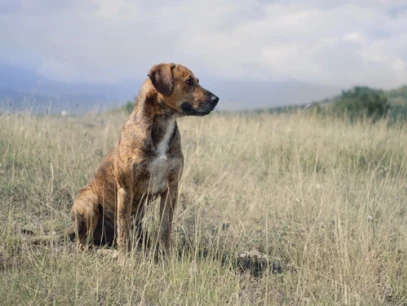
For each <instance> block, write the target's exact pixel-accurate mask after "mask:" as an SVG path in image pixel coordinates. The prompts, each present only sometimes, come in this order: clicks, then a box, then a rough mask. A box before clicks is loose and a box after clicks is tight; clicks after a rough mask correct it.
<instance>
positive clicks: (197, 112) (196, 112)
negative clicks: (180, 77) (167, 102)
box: [181, 94, 219, 116]
mask: <svg viewBox="0 0 407 306" xmlns="http://www.w3.org/2000/svg"><path fill="white" fill-rule="evenodd" d="M218 102H219V98H218V97H217V96H215V95H213V94H211V95H210V96H209V97H208V98H207V99H206V100H205V101H203V102H201V103H199V107H198V108H194V107H193V106H192V105H191V104H190V103H188V102H185V103H183V104H181V109H182V111H183V112H184V114H186V115H190V116H205V115H208V114H209V113H210V112H211V111H213V110H214V109H215V107H216V105H217V104H218Z"/></svg>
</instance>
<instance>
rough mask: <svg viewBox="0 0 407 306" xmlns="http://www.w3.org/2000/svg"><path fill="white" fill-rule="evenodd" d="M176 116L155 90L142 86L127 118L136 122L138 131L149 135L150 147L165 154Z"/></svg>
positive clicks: (174, 128) (173, 131)
mask: <svg viewBox="0 0 407 306" xmlns="http://www.w3.org/2000/svg"><path fill="white" fill-rule="evenodd" d="M143 89H144V90H143ZM177 117H178V115H177V113H176V112H175V111H173V110H172V109H170V108H169V107H167V106H166V105H165V104H164V103H163V102H160V101H159V96H158V93H157V92H156V91H155V90H151V89H150V90H145V88H144V86H143V87H142V90H141V91H140V93H139V95H138V96H137V100H136V105H135V107H134V109H133V112H132V113H131V115H130V119H129V120H130V121H132V122H133V123H135V124H137V128H138V129H139V132H143V133H145V134H146V136H147V135H149V136H150V137H151V138H150V139H151V141H152V143H151V144H152V149H153V150H155V151H156V152H157V154H159V155H160V156H165V154H166V152H167V150H168V147H169V144H170V142H171V140H172V138H173V136H174V133H175V130H176V127H177V123H176V119H177Z"/></svg>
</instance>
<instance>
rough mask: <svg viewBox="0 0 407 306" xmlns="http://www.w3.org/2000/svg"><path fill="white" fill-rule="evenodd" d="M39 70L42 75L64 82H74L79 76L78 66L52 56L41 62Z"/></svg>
mask: <svg viewBox="0 0 407 306" xmlns="http://www.w3.org/2000/svg"><path fill="white" fill-rule="evenodd" d="M37 72H38V73H39V74H40V75H43V76H45V77H49V78H52V79H57V80H61V81H63V82H67V83H72V82H75V80H77V79H78V77H79V71H78V68H77V67H75V65H73V64H70V63H64V62H60V61H58V60H56V59H55V58H53V57H51V58H48V59H46V60H45V61H44V62H42V63H41V64H40V66H39V67H38V70H37Z"/></svg>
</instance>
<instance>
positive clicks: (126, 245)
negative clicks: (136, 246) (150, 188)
mask: <svg viewBox="0 0 407 306" xmlns="http://www.w3.org/2000/svg"><path fill="white" fill-rule="evenodd" d="M132 202H133V194H132V192H131V191H130V190H129V189H124V188H120V187H119V188H118V190H117V247H118V250H119V260H121V261H123V260H124V258H125V255H126V254H127V253H128V252H129V251H130V239H129V230H130V218H131V205H132Z"/></svg>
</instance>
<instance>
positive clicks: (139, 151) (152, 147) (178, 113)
mask: <svg viewBox="0 0 407 306" xmlns="http://www.w3.org/2000/svg"><path fill="white" fill-rule="evenodd" d="M218 101H219V98H218V97H217V96H215V95H214V94H212V93H211V92H209V91H208V90H206V89H204V88H203V87H201V85H200V84H199V80H198V79H197V78H196V77H195V75H194V74H193V73H192V72H191V71H190V70H189V69H188V68H186V67H184V66H182V65H177V64H172V63H171V64H168V63H161V64H158V65H155V66H153V67H152V68H151V69H150V71H149V73H148V78H147V79H146V81H145V82H144V84H143V86H142V87H141V90H140V92H139V95H138V96H137V99H136V105H135V107H134V109H133V111H132V113H131V114H130V118H129V119H128V120H127V122H126V123H125V124H124V126H123V127H122V130H121V133H120V138H119V139H118V141H117V142H116V143H115V145H114V147H113V148H112V149H111V151H110V152H109V153H108V154H107V155H106V156H105V157H104V159H103V160H102V162H101V164H100V165H99V167H98V168H97V170H96V172H95V174H94V175H93V177H92V178H91V179H90V181H89V183H88V184H87V185H86V186H85V187H84V188H83V189H81V190H80V191H79V194H78V196H77V197H76V199H75V202H74V204H73V207H72V209H71V218H72V222H73V223H72V225H71V226H70V227H69V228H67V229H66V230H65V234H66V235H68V236H69V237H70V238H71V239H72V240H73V239H75V237H76V238H77V241H78V247H79V248H81V249H84V248H86V247H87V245H88V242H89V241H94V242H98V243H112V242H113V240H114V239H116V237H117V246H118V250H119V256H123V255H124V254H126V253H127V252H128V251H130V239H129V234H130V233H129V232H130V229H131V225H130V224H131V220H132V217H134V218H135V221H136V222H135V224H136V226H137V229H138V232H139V233H140V232H141V220H142V218H143V216H144V213H145V207H146V204H147V203H149V202H151V201H152V200H154V199H155V198H156V197H157V196H160V197H161V202H160V220H161V224H160V246H161V249H162V250H163V251H164V253H165V254H170V251H171V226H172V219H173V214H174V209H175V206H176V202H177V197H178V182H179V179H180V177H181V174H182V170H183V165H184V157H183V155H182V151H181V138H180V133H179V131H178V127H177V122H176V119H177V118H180V117H182V116H186V115H189V116H205V115H208V114H209V113H210V112H211V111H212V110H213V109H214V108H215V106H216V104H217V103H218ZM116 232H117V233H116Z"/></svg>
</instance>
